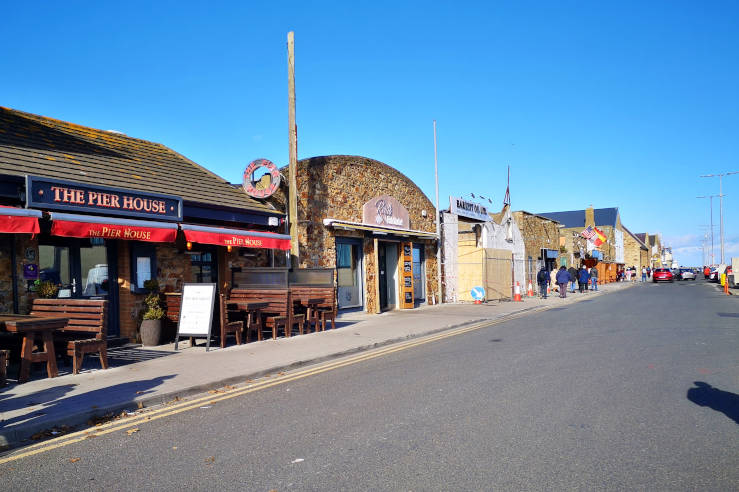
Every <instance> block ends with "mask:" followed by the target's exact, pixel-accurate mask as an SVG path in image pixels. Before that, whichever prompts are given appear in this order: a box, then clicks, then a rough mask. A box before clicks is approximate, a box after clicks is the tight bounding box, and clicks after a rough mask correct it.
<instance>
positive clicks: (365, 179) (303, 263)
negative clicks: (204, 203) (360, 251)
mask: <svg viewBox="0 0 739 492" xmlns="http://www.w3.org/2000/svg"><path fill="white" fill-rule="evenodd" d="M280 171H281V172H282V174H283V175H285V176H286V179H285V182H289V170H288V168H287V167H284V168H282V169H281V170H280ZM297 187H298V190H297V195H298V242H299V251H300V262H299V265H300V267H301V268H335V266H336V242H335V237H336V236H344V235H346V236H351V237H363V234H362V233H351V232H350V233H346V232H343V231H334V230H331V229H329V228H327V227H326V226H324V224H323V219H326V218H330V219H336V220H343V221H349V222H358V223H361V222H362V206H363V205H364V204H365V203H366V202H368V201H369V200H371V199H372V198H375V197H377V196H380V195H389V196H392V197H394V198H395V199H397V200H398V201H399V202H400V203H401V204H402V205H403V206H404V207H405V208H406V209H407V210H408V215H409V217H410V229H413V230H420V231H427V232H436V225H435V223H434V214H435V212H436V210H435V208H434V206H433V204H432V203H431V201H430V200H429V199H428V197H426V195H425V194H424V193H423V192H422V191H421V189H420V188H418V186H416V184H415V183H413V181H411V180H410V179H408V177H406V176H405V175H404V174H402V173H401V172H399V171H398V170H396V169H393V168H392V167H390V166H388V165H387V164H383V163H382V162H379V161H376V160H373V159H369V158H367V157H360V156H347V155H334V156H324V157H313V158H310V159H303V160H301V161H299V162H298V170H297ZM286 192H287V188H286V187H282V188H281V189H280V191H279V192H278V193H276V194H275V195H273V196H272V197H271V198H270V200H269V201H270V202H271V203H272V204H274V205H275V206H276V207H277V208H278V209H282V210H285V209H286V207H285V204H286V196H285V194H286ZM411 240H412V241H414V242H416V243H419V242H420V243H424V244H426V249H425V254H426V292H427V300H430V299H431V297H432V293H435V292H436V289H437V282H436V246H435V241H433V240H431V241H429V240H424V241H419V240H417V239H411ZM376 255H377V251H376V249H375V246H374V241H373V240H372V239H371V238H366V239H365V240H364V264H365V272H364V273H365V306H366V310H367V312H379V307H378V304H379V303H378V301H377V299H376V292H375V291H376V288H375V286H376V284H377V279H376V277H375V275H376V270H377V264H376V263H377V259H376Z"/></svg>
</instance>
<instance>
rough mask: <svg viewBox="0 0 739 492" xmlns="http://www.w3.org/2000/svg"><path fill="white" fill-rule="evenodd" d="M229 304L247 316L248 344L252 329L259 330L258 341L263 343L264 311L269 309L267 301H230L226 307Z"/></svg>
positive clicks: (245, 328)
mask: <svg viewBox="0 0 739 492" xmlns="http://www.w3.org/2000/svg"><path fill="white" fill-rule="evenodd" d="M229 304H231V305H234V306H237V307H238V308H239V311H243V312H244V313H245V315H246V325H245V326H244V330H245V331H246V333H245V335H246V342H247V343H248V342H249V330H251V329H252V327H254V328H256V330H257V340H259V341H260V342H261V341H262V309H266V308H267V307H269V302H267V301H245V300H243V299H228V300H226V305H227V306H228V305H229Z"/></svg>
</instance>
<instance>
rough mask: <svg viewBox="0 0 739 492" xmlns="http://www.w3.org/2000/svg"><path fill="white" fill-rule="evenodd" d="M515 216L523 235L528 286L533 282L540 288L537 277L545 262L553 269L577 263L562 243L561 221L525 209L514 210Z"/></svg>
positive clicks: (549, 268) (534, 286)
mask: <svg viewBox="0 0 739 492" xmlns="http://www.w3.org/2000/svg"><path fill="white" fill-rule="evenodd" d="M513 217H514V218H515V219H516V222H517V223H518V226H519V228H520V229H521V236H523V243H524V249H525V253H524V255H525V262H524V263H525V280H526V285H527V286H528V283H529V282H531V284H532V287H533V288H534V289H537V288H538V285H537V282H536V278H535V277H536V273H537V272H538V271H539V270H540V269H541V267H542V265H543V264H546V265H547V269H548V270H551V269H552V268H554V267H555V266H562V265H565V266H570V265H573V264H574V263H575V259H574V257H572V255H571V254H570V251H569V250H567V248H566V247H563V246H561V245H560V229H561V227H562V224H561V223H560V222H558V221H557V220H554V219H551V218H549V217H544V216H542V215H537V214H534V213H531V212H527V211H525V210H517V211H515V212H513ZM521 285H524V284H523V283H522V284H521Z"/></svg>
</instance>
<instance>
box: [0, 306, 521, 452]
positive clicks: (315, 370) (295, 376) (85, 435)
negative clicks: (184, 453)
mask: <svg viewBox="0 0 739 492" xmlns="http://www.w3.org/2000/svg"><path fill="white" fill-rule="evenodd" d="M523 314H527V313H517V314H515V315H512V316H505V317H502V318H500V319H497V320H492V321H482V322H479V323H475V324H472V325H469V326H465V327H460V328H456V329H452V330H449V331H445V332H443V333H440V334H437V335H430V336H427V337H424V338H420V339H415V340H410V341H407V342H401V343H399V344H394V345H392V346H389V347H386V348H380V349H377V350H372V351H370V352H364V353H362V354H360V355H356V356H352V357H348V358H344V359H340V360H337V361H334V362H329V363H327V364H323V365H320V366H317V367H312V368H309V369H304V370H302V371H297V372H294V373H291V374H285V375H282V376H278V377H275V378H271V379H269V380H265V381H260V382H255V383H251V384H248V385H247V386H244V387H241V388H234V389H231V390H225V391H224V392H223V393H217V394H208V395H206V396H201V397H197V398H195V399H192V400H187V401H183V402H181V403H177V404H174V405H169V406H166V407H163V408H158V409H155V410H151V411H147V412H146V413H143V414H140V415H138V416H136V417H133V418H129V419H124V420H116V421H111V422H108V423H105V424H102V425H99V426H96V427H91V428H89V429H85V430H82V431H77V432H74V433H71V434H66V435H64V436H60V437H58V438H55V439H53V440H50V441H45V442H42V443H38V444H34V445H32V446H29V447H26V448H24V450H23V452H20V453H17V454H11V455H8V456H5V457H3V458H0V464H5V463H8V462H11V461H17V460H20V459H22V458H27V457H29V456H34V455H37V454H40V453H45V452H47V451H51V450H54V449H58V448H62V447H65V446H69V445H71V444H74V443H78V442H81V441H84V440H85V439H89V438H91V437H99V436H104V435H106V434H110V433H113V432H116V431H124V430H131V429H134V428H136V426H138V425H141V424H145V423H148V422H153V421H154V420H159V419H162V418H165V417H169V416H171V415H175V414H178V413H182V412H187V411H189V410H194V409H197V408H200V407H201V406H203V405H204V404H205V405H208V404H213V403H218V402H222V401H226V400H230V399H231V398H236V397H239V396H243V395H247V394H249V393H253V392H255V391H261V390H264V389H267V388H271V387H273V386H277V385H280V384H285V383H289V382H291V381H297V380H299V379H303V378H307V377H309V376H314V375H316V374H321V373H323V372H327V371H332V370H334V369H339V368H341V367H346V366H350V365H353V364H357V363H359V362H363V361H366V360H371V359H376V358H378V357H383V356H385V355H388V354H392V353H395V352H400V351H403V350H408V349H410V348H413V347H418V346H419V345H425V344H427V343H431V342H435V341H438V340H443V339H445V338H450V337H453V336H457V335H462V334H464V333H468V332H471V331H475V330H479V329H481V328H486V327H489V326H493V325H496V324H499V323H503V322H505V321H508V320H511V319H514V318H517V317H519V316H520V315H523Z"/></svg>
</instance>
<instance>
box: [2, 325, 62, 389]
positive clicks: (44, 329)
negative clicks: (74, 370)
mask: <svg viewBox="0 0 739 492" xmlns="http://www.w3.org/2000/svg"><path fill="white" fill-rule="evenodd" d="M68 321H69V318H63V317H43V316H34V315H30V314H0V331H6V332H8V333H15V334H18V335H21V336H22V337H23V341H22V344H21V367H20V371H19V374H18V383H19V384H20V383H25V382H26V381H28V380H29V379H30V375H31V363H33V362H46V374H47V377H50V378H55V377H57V376H58V375H59V372H58V370H57V367H56V353H55V352H54V337H53V333H54V331H56V330H61V329H63V328H64V327H66V326H67V322H68ZM37 337H38V338H40V339H41V340H42V341H43V345H44V350H43V351H41V350H39V351H38V352H34V351H33V345H34V342H35V340H36V339H37Z"/></svg>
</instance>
